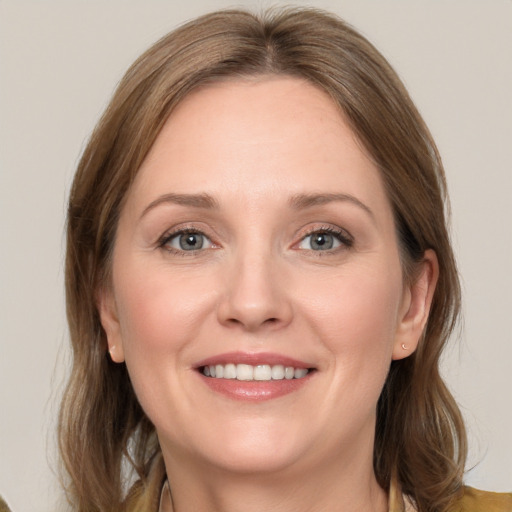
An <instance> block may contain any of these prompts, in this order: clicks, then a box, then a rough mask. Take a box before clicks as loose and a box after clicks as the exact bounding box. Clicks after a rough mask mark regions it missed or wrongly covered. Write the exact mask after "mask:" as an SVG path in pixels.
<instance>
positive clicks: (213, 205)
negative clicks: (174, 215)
mask: <svg viewBox="0 0 512 512" xmlns="http://www.w3.org/2000/svg"><path fill="white" fill-rule="evenodd" d="M166 203H171V204H179V205H182V206H193V207H195V208H204V209H208V210H215V209H218V208H219V203H218V202H217V201H216V200H215V199H214V198H213V197H212V196H211V195H209V194H172V193H170V194H164V195H163V196H160V197H157V198H156V199H155V200H154V201H152V202H151V203H149V204H148V206H146V208H144V211H143V212H142V214H141V218H142V217H144V215H146V214H147V213H148V212H149V211H151V210H153V209H154V208H156V207H157V206H160V205H161V204H166Z"/></svg>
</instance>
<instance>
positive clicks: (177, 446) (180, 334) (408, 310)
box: [100, 78, 429, 471]
mask: <svg viewBox="0 0 512 512" xmlns="http://www.w3.org/2000/svg"><path fill="white" fill-rule="evenodd" d="M112 264H113V278H112V287H111V289H109V290H106V291H104V292H103V294H102V298H101V300H100V311H101V317H102V323H103V326H104V328H105V330H106V332H107V336H108V341H109V346H110V349H111V355H112V357H113V359H114V360H116V361H118V362H121V361H123V360H124V361H126V365H127V367H128V371H129V374H130V378H131V380H132V382H133V386H134V389H135V391H136V394H137V396H138V399H139V400H140V403H141V404H142V407H143V408H144V410H145V411H146V413H147V415H148V416H149V418H150V419H151V421H152V422H153V423H154V425H155V427H156V430H157V433H158V436H159V439H160V442H161V445H162V448H163V451H164V456H165V459H166V464H167V466H168V470H169V466H171V467H172V465H173V464H175V465H176V467H178V466H179V465H180V464H183V463H184V461H187V464H191V463H192V464H193V463H197V464H200V465H201V467H203V468H211V467H212V466H215V467H222V468H224V469H229V470H234V471H258V470H265V471H274V470H284V469H286V468H294V467H296V468H298V467H303V468H307V467H309V466H311V465H315V464H316V465H317V466H318V464H319V463H321V464H327V463H331V462H333V461H335V460H340V458H341V460H342V461H343V463H344V464H347V463H348V462H349V461H350V458H351V457H353V458H358V459H360V458H361V457H364V460H369V461H370V463H371V457H372V441H373V432H374V428H375V408H376V403H377V400H378V397H379V394H380V392H381V389H382V386H383V384H384V381H385V378H386V374H387V372H388V368H389V365H390V362H391V360H392V359H393V358H400V357H405V356H407V355H409V354H410V353H411V352H412V351H413V350H414V348H415V346H416V342H417V339H418V337H419V335H420V333H421V329H422V327H423V323H424V320H425V312H424V311H423V310H422V308H423V309H424V307H426V309H427V310H428V300H429V298H428V294H429V292H428V289H429V287H428V286H423V287H420V288H421V290H423V289H426V290H427V291H425V293H424V294H423V295H422V293H423V292H422V291H421V290H420V292H418V291H417V290H416V289H415V288H414V287H412V288H411V287H408V286H406V285H405V284H404V280H403V279H402V271H401V266H400V259H399V249H398V245H397V237H396V233H395V226H394V222H393V215H392V211H391V207H390V204H389V201H388V199H387V197H386V194H385V192H384V187H383V184H382V182H381V179H380V176H379V172H378V171H377V168H376V166H375V165H374V164H373V163H372V162H371V160H370V159H369V158H368V157H367V156H366V154H365V152H364V151H363V150H362V148H361V146H360V144H359V143H358V142H357V140H356V139H355V137H354V135H353V133H352V131H351V130H350V128H349V127H348V125H347V123H346V122H345V121H344V119H343V117H342V115H341V114H340V112H339V111H338V110H337V109H336V107H335V105H334V104H333V103H332V102H331V100H330V99H329V98H328V97H327V95H326V94H325V93H323V92H322V91H320V90H319V89H317V88H315V87H314V86H312V85H309V84H307V83H305V82H303V81H300V80H298V79H293V78H262V79H259V80H246V81H235V82H224V83H219V84H216V85H212V86H208V87H206V88H203V89H201V90H199V91H197V92H195V93H193V94H191V95H190V96H188V97H187V98H186V99H185V100H184V101H183V102H182V103H181V104H180V105H179V106H178V108H177V109H176V110H175V111H174V112H173V114H172V115H171V116H170V118H169V120H168V121H167V123H166V124H165V126H164V128H163V130H162V132H161V133H160V135H159V137H158V138H157V140H156V142H155V144H154V146H153V147H152V149H151V151H150V153H149V154H148V156H147V158H146V159H145V161H144V163H143V165H142V167H141V169H140V171H139V173H138V175H137V178H136V180H135V182H134V184H133V186H132V188H131V190H130V192H129V194H128V197H127V200H126V203H125V206H124V208H123V210H122V213H121V217H120V221H119V226H118V231H117V238H116V242H115V248H114V254H113V263H112ZM426 275H427V278H426V279H427V281H428V275H429V274H428V272H427V273H426ZM427 281H424V283H425V282H427ZM427 284H428V283H427ZM418 294H419V298H418ZM402 345H404V346H405V348H403V347H402ZM238 365H240V366H238ZM213 372H215V377H213V376H212V373H213ZM292 376H293V378H291V377H292ZM246 379H248V380H246ZM259 379H262V380H259Z"/></svg>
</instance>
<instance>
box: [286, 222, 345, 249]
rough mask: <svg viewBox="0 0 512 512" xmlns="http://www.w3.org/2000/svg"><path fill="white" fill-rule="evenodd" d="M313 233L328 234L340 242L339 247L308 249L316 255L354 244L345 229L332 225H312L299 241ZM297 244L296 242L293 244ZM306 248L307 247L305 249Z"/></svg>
mask: <svg viewBox="0 0 512 512" xmlns="http://www.w3.org/2000/svg"><path fill="white" fill-rule="evenodd" d="M314 234H328V235H332V236H333V237H335V238H336V239H337V240H338V242H340V244H341V247H336V248H334V249H327V250H325V251H315V250H313V249H309V252H311V253H314V254H315V255H316V256H323V255H328V254H333V253H335V252H338V251H340V250H343V249H350V248H351V247H353V245H354V239H353V238H352V236H351V235H350V234H349V233H347V232H346V231H345V230H342V229H340V228H335V227H333V226H320V227H314V228H312V229H310V230H309V231H307V232H306V233H305V234H304V235H302V237H301V239H300V241H299V243H301V242H303V241H304V240H305V239H306V238H307V237H308V236H312V235H314ZM295 245H297V244H295ZM305 250H308V249H305Z"/></svg>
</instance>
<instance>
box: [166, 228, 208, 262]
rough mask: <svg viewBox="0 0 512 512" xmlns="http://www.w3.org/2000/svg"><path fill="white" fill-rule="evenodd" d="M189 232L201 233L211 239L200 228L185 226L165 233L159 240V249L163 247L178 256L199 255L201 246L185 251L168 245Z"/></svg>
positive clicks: (193, 233)
mask: <svg viewBox="0 0 512 512" xmlns="http://www.w3.org/2000/svg"><path fill="white" fill-rule="evenodd" d="M187 234H192V235H201V236H203V237H205V238H206V239H208V240H210V238H209V237H208V236H206V235H205V234H204V233H203V232H202V231H201V230H200V229H197V228H193V227H184V228H179V229H177V230H176V231H172V232H170V233H169V232H167V233H164V234H163V235H162V236H161V237H160V239H159V240H158V242H157V247H158V248H159V249H163V250H164V251H167V252H169V253H171V254H173V255H178V256H191V255H198V254H199V253H200V252H201V251H202V249H201V248H200V249H196V250H190V251H185V250H180V249H175V248H174V247H170V246H168V245H167V244H169V242H170V241H171V240H173V239H174V238H176V237H179V236H182V235H187ZM210 241H211V240H210ZM212 244H213V242H212ZM213 245H215V244H213Z"/></svg>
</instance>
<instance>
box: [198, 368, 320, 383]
mask: <svg viewBox="0 0 512 512" xmlns="http://www.w3.org/2000/svg"><path fill="white" fill-rule="evenodd" d="M199 371H200V372H201V373H202V374H203V375H204V376H205V377H210V378H212V379H231V380H239V381H246V382H248V381H267V382H268V381H273V380H274V381H275V380H292V379H303V378H304V377H306V375H308V374H309V373H311V372H312V371H313V368H295V367H293V366H285V365H282V364H276V365H269V364H258V365H250V364H234V363H228V364H215V365H206V366H201V367H200V368H199Z"/></svg>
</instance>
